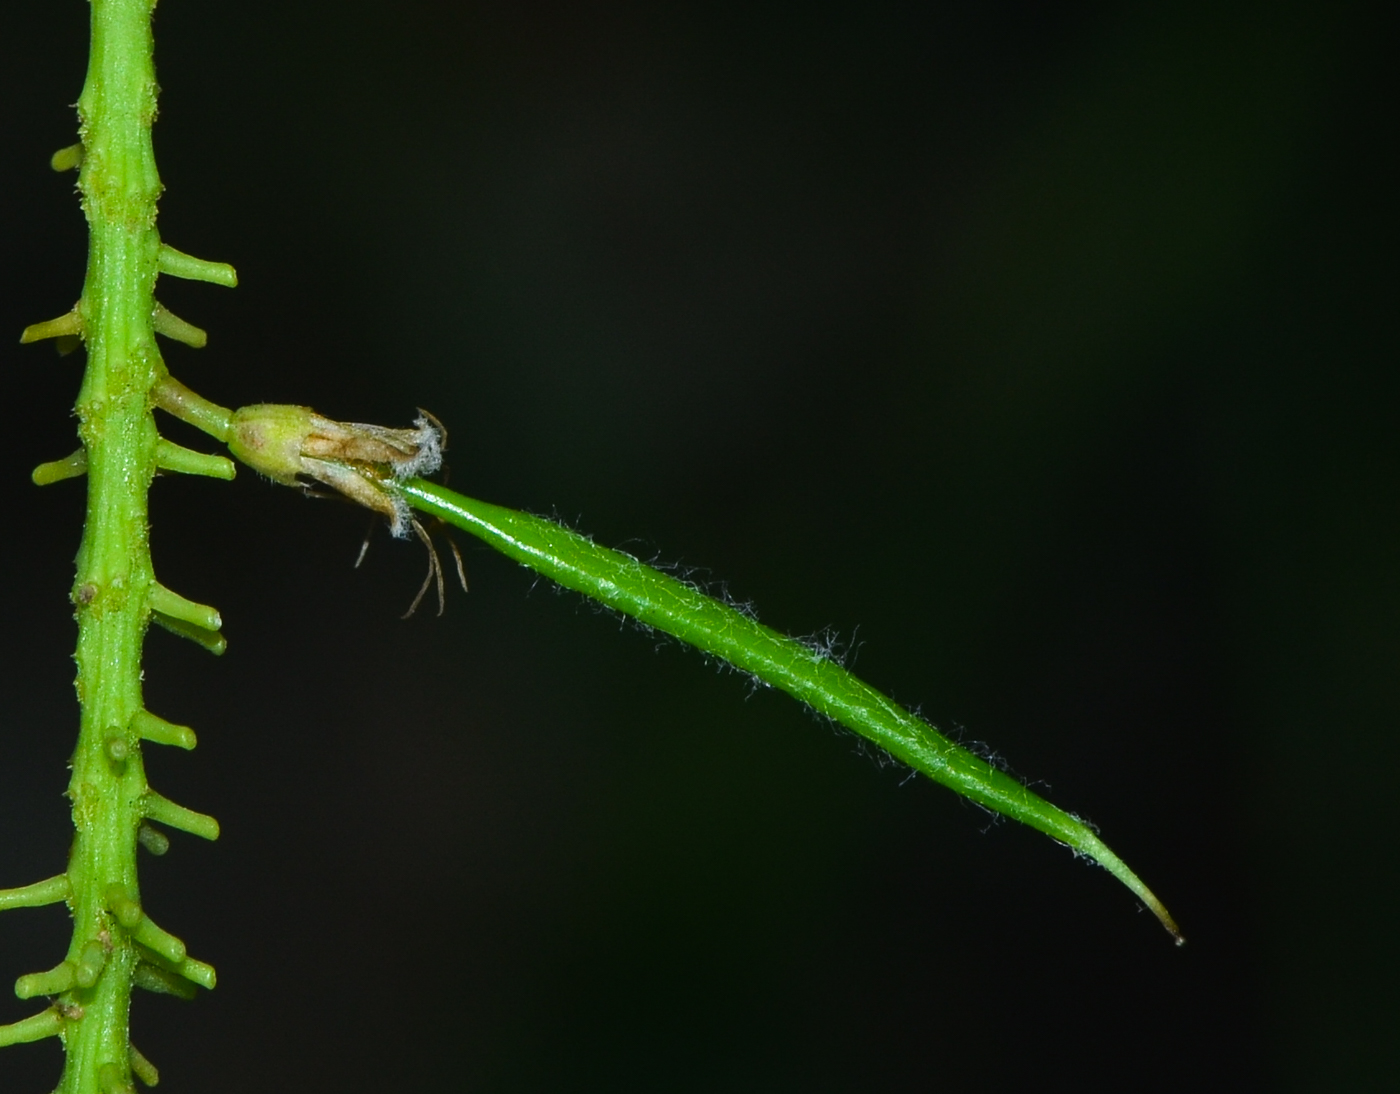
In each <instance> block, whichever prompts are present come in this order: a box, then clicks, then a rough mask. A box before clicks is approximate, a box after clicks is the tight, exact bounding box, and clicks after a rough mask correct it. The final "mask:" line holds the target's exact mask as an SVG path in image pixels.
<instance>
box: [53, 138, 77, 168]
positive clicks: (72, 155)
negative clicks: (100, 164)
mask: <svg viewBox="0 0 1400 1094" xmlns="http://www.w3.org/2000/svg"><path fill="white" fill-rule="evenodd" d="M82 165H83V142H82V141H79V142H78V143H77V144H70V145H69V146H68V147H67V148H60V149H59V150H58V151H57V152H55V153H54V154H53V155H52V156H50V157H49V166H50V167H52V168H53V169H54V170H55V171H72V170H75V169H76V168H79V167H82Z"/></svg>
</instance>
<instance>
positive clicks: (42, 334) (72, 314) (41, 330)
mask: <svg viewBox="0 0 1400 1094" xmlns="http://www.w3.org/2000/svg"><path fill="white" fill-rule="evenodd" d="M82 334H83V317H82V316H81V315H79V314H78V305H76V304H74V305H73V310H72V311H68V312H65V313H64V314H62V315H60V316H59V317H58V318H57V319H47V320H45V321H44V322H42V323H31V324H30V325H29V326H27V327H25V328H24V333H22V334H21V335H20V336H19V341H20V345H27V344H28V343H30V342H42V341H43V340H44V339H45V338H65V337H70V338H81V337H82Z"/></svg>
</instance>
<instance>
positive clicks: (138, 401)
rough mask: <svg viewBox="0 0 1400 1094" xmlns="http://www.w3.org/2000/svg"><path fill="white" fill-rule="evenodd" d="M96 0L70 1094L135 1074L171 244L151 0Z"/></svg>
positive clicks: (89, 119) (78, 600)
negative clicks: (117, 898) (149, 514)
mask: <svg viewBox="0 0 1400 1094" xmlns="http://www.w3.org/2000/svg"><path fill="white" fill-rule="evenodd" d="M91 2H92V47H91V48H92V51H91V55H90V60H89V67H88V73H87V80H86V83H85V84H84V87H83V93H82V97H81V98H80V100H79V102H78V113H79V118H80V121H81V125H82V138H83V153H84V154H83V166H82V173H81V176H80V178H79V188H80V190H81V191H82V195H83V210H84V212H85V214H86V216H87V219H88V225H89V231H90V243H89V253H88V266H87V278H86V280H85V282H84V285H83V295H82V300H81V302H80V304H79V307H78V311H79V315H80V316H81V319H82V328H83V334H84V341H85V342H86V345H87V371H86V374H85V375H84V377H83V383H82V389H81V391H80V393H79V395H78V402H77V414H78V419H79V423H80V424H79V434H80V436H81V437H82V441H83V445H84V447H85V448H86V450H87V474H88V498H87V523H86V526H85V528H84V531H83V541H82V548H81V549H80V551H79V553H78V567H77V579H76V581H75V583H74V586H73V603H74V605H75V606H76V608H77V618H78V650H77V662H78V681H77V688H78V698H79V701H80V702H81V704H82V725H81V730H80V733H79V738H78V748H77V751H76V752H75V753H74V756H73V778H72V782H71V783H70V785H69V791H68V793H69V796H70V797H71V798H72V800H73V823H74V826H75V828H76V829H77V835H76V838H75V840H74V843H73V850H72V855H71V858H70V860H69V864H68V877H69V880H70V882H71V884H72V887H73V896H72V910H73V941H72V945H71V947H70V949H69V953H68V960H69V961H70V962H72V963H74V965H75V966H76V965H77V964H78V963H79V961H80V958H81V956H82V953H83V950H84V947H86V946H88V945H89V943H91V942H92V941H94V940H96V941H98V942H99V943H101V944H102V945H103V946H104V947H107V946H110V953H109V954H108V957H107V961H106V967H105V969H104V971H103V973H102V975H101V976H100V977H99V978H98V979H97V982H96V983H95V984H94V985H92V986H91V987H90V988H87V989H82V988H75V989H74V990H73V991H72V992H70V993H68V996H69V997H68V998H67V999H66V1002H67V1012H66V1018H67V1020H66V1021H65V1029H64V1040H65V1042H66V1047H67V1054H68V1058H67V1063H66V1066H65V1069H64V1073H63V1080H62V1082H61V1084H60V1086H59V1088H58V1089H59V1091H60V1092H62V1094H101V1092H102V1091H103V1088H104V1086H109V1085H112V1084H113V1081H114V1080H115V1081H116V1082H117V1083H123V1082H124V1083H129V1082H130V1069H129V1062H128V1061H129V1053H130V1049H129V1045H130V1040H129V1036H128V1011H129V1007H130V1000H131V980H132V973H133V971H134V969H135V966H136V963H137V960H138V956H137V951H136V943H135V940H134V937H133V935H134V934H135V929H134V925H130V926H128V925H126V924H120V923H119V922H118V921H117V920H116V919H115V918H114V917H113V916H112V915H110V914H109V908H110V906H111V905H112V903H113V901H112V898H111V896H110V894H111V893H112V892H118V893H122V894H125V896H126V898H127V899H128V900H130V901H132V902H135V903H136V904H137V908H138V912H137V913H136V914H137V915H139V914H140V913H139V900H140V895H139V889H138V886H137V877H136V845H137V840H136V833H137V829H138V827H139V826H140V822H141V819H142V802H143V800H144V794H145V790H146V780H145V773H144V771H143V768H142V764H141V755H140V747H139V742H138V740H137V738H136V736H135V734H133V733H132V731H131V728H130V727H131V723H132V718H133V717H134V716H135V715H136V714H137V713H138V712H139V711H140V710H141V708H142V703H141V645H142V640H143V637H144V634H145V630H146V624H147V620H148V616H149V611H148V607H147V605H148V599H149V596H150V593H151V591H152V589H153V588H154V585H155V577H154V574H153V572H152V568H151V555H150V549H149V545H148V543H147V531H146V524H147V521H146V494H147V490H148V488H149V486H150V483H151V479H152V476H153V474H154V470H155V462H156V443H157V437H156V429H155V424H154V422H153V421H152V419H151V413H150V406H149V401H148V397H149V392H150V389H151V386H152V384H154V382H155V380H156V377H157V374H158V373H160V372H162V371H163V366H162V365H161V363H160V355H159V352H158V351H157V349H156V346H155V334H154V331H153V330H152V314H153V312H154V308H155V303H154V298H153V290H154V286H155V279H156V273H157V255H158V251H159V248H160V239H159V237H158V235H157V234H156V229H155V221H156V199H157V197H158V196H159V194H160V178H159V176H158V175H157V173H156V166H155V154H154V151H153V149H152V146H151V123H152V121H153V120H154V118H155V109H156V83H155V71H154V68H153V64H152V39H151V11H152V9H153V7H154V0H91ZM113 742H118V743H116V744H113ZM110 910H111V911H116V910H117V909H115V908H110ZM127 918H134V916H128V917H127ZM124 926H125V927H126V928H127V929H122V928H123V927H124ZM104 1070H105V1072H106V1074H105V1075H104V1074H103V1073H104ZM104 1080H105V1081H104ZM109 1094H110V1092H109Z"/></svg>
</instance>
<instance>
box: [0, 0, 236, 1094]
mask: <svg viewBox="0 0 1400 1094" xmlns="http://www.w3.org/2000/svg"><path fill="white" fill-rule="evenodd" d="M154 6H155V0H92V45H91V54H90V57H89V65H88V73H87V79H86V82H85V83H84V85H83V92H82V95H81V97H80V98H79V100H78V115H79V119H80V124H81V129H80V132H81V135H82V144H81V146H80V147H79V148H78V149H77V150H76V151H75V150H74V149H68V150H65V152H63V153H61V154H60V155H59V156H57V157H55V160H54V163H55V166H58V167H64V168H66V167H71V166H75V165H77V164H79V163H81V168H82V169H81V173H80V175H79V180H78V186H79V189H80V191H81V192H82V196H83V211H84V213H85V214H86V216H87V220H88V228H89V249H88V267H87V277H86V279H85V281H84V283H83V293H82V297H81V299H80V300H79V301H78V304H77V306H76V307H75V308H74V309H73V310H72V311H71V312H69V313H68V314H67V315H65V316H63V317H61V318H59V319H57V320H52V321H50V322H47V323H40V324H36V325H34V326H31V327H30V328H28V329H27V330H26V331H25V333H24V336H23V340H24V341H34V340H36V339H40V338H50V337H57V338H70V339H71V338H73V337H75V336H80V337H81V338H82V340H83V342H84V343H86V346H87V369H86V371H85V373H84V375H83V382H82V387H81V389H80V391H79V393H78V400H77V406H76V413H77V417H78V423H79V425H78V434H79V436H80V437H81V439H82V442H83V448H82V449H80V450H79V452H77V453H74V454H73V455H72V456H70V457H68V458H67V459H66V460H61V461H56V462H54V463H50V464H44V465H41V466H40V467H39V468H38V469H37V470H36V472H35V476H34V478H35V482H37V483H40V484H41V485H42V484H45V483H49V482H56V481H58V480H60V479H63V478H69V477H73V476H77V475H82V474H86V475H87V478H88V495H87V520H86V524H85V525H84V529H83V541H82V546H81V547H80V549H79V551H78V565H77V577H76V580H75V581H74V584H73V594H72V599H73V603H74V605H75V606H76V608H77V619H78V649H77V655H76V660H77V662H78V680H77V690H78V699H79V702H80V704H81V706H82V718H81V724H80V729H79V735H78V745H77V749H76V750H75V752H74V753H73V760H72V769H73V774H72V780H71V782H70V783H69V787H68V796H69V797H70V798H71V799H72V802H73V825H74V828H75V829H76V834H75V837H74V840H73V846H72V850H71V852H70V857H69V861H68V870H67V872H66V873H65V874H64V875H61V876H60V877H57V878H51V879H49V880H48V881H45V882H40V883H36V884H34V885H31V886H27V887H23V888H20V889H12V890H5V891H3V892H0V910H4V909H6V908H14V907H25V906H33V905H38V904H44V903H53V902H56V901H60V900H66V901H67V902H68V905H69V907H70V909H71V911H72V916H73V937H72V941H71V943H70V944H69V948H68V954H67V957H66V959H65V960H64V961H61V962H60V963H59V964H58V965H56V966H54V967H53V968H52V969H49V970H47V971H44V972H38V973H30V974H29V975H27V976H22V977H20V978H19V980H18V981H17V983H16V985H15V992H16V994H17V995H19V997H20V998H22V999H25V998H33V997H36V996H41V995H44V996H50V997H57V998H56V1001H55V1002H54V1005H53V1006H51V1007H50V1008H49V1009H48V1010H46V1011H43V1012H41V1013H40V1014H38V1015H35V1016H33V1017H32V1018H29V1019H26V1020H24V1021H22V1022H18V1023H15V1024H14V1025H12V1026H6V1027H0V1044H7V1043H16V1042H22V1041H27V1040H35V1039H39V1038H42V1037H46V1036H61V1037H62V1038H63V1041H64V1046H65V1049H66V1052H67V1061H66V1064H65V1067H64V1072H63V1078H62V1080H61V1082H60V1084H59V1087H58V1092H57V1094H118V1092H120V1091H125V1090H128V1089H130V1085H131V1077H132V1071H133V1066H134V1065H133V1063H132V1061H133V1060H134V1059H137V1055H134V1054H133V1053H134V1050H133V1049H132V1048H131V1041H130V1036H129V1030H128V1018H129V1010H130V1003H131V990H132V986H133V983H134V982H136V981H139V980H141V978H142V975H143V972H144V971H145V970H148V969H151V968H154V967H155V966H156V965H159V966H160V972H161V974H162V975H168V976H171V977H174V978H177V979H178V978H183V980H184V981H188V982H197V983H201V984H204V985H205V986H206V987H212V986H213V982H214V970H213V969H212V968H210V967H209V966H208V965H205V964H203V963H202V962H198V961H194V960H193V959H191V958H189V957H187V955H186V953H185V944H184V943H183V942H181V941H180V940H179V939H178V938H176V937H175V936H174V935H171V934H169V933H168V932H167V931H165V930H163V929H161V928H160V927H158V926H157V925H156V924H155V922H154V921H152V920H151V919H150V917H149V916H147V914H146V912H145V910H144V909H143V908H142V906H141V896H140V887H139V885H138V881H137V868H136V848H137V844H138V842H139V836H138V834H139V833H140V832H141V830H142V826H143V823H144V821H145V820H146V819H147V817H158V818H160V819H163V820H165V821H166V822H167V823H172V824H174V825H176V826H178V827H183V828H185V829H186V830H187V831H192V832H195V833H196V834H198V835H201V836H205V837H206V838H209V839H213V838H215V837H216V836H217V835H218V824H217V822H215V821H214V819H213V818H212V817H206V816H203V815H202V814H199V813H194V812H192V811H190V810H188V809H184V808H183V807H181V806H177V805H175V804H174V803H172V802H168V801H166V799H164V798H162V797H160V795H158V794H155V793H154V792H152V791H151V790H150V788H149V786H148V785H147V783H146V775H145V770H144V767H143V765H142V759H141V748H140V742H141V740H142V739H143V738H144V739H147V740H154V741H159V742H162V743H171V744H178V745H181V746H183V747H187V748H188V747H193V744H194V735H193V734H192V733H191V732H190V731H188V730H185V729H183V728H182V727H178V726H171V725H170V724H169V723H166V722H163V721H161V720H160V719H158V718H155V717H154V716H153V715H150V714H148V713H146V712H145V711H144V709H143V707H142V697H141V651H142V644H143V642H144V639H145V634H146V628H147V625H148V624H149V623H150V622H151V621H152V620H153V619H155V620H156V621H163V622H165V623H166V624H167V625H172V626H174V627H176V628H177V629H178V628H179V627H188V628H190V629H192V630H197V631H199V632H200V634H201V635H202V636H203V638H204V640H205V644H206V645H209V644H211V643H212V642H213V641H214V640H215V639H216V638H217V636H216V635H214V634H213V632H214V631H215V630H217V628H218V627H219V615H218V612H216V611H214V609H212V608H208V607H205V606H204V605H200V604H195V603H193V602H191V601H188V600H186V599H184V598H183V597H180V596H178V595H177V594H175V593H173V592H171V591H170V590H168V589H165V588H164V587H162V586H161V585H159V584H158V583H157V582H156V580H155V574H154V572H153V570H152V567H151V553H150V547H149V543H148V542H147V515H146V496H147V492H148V490H149V488H150V484H151V480H152V478H153V476H154V475H155V471H156V467H157V466H158V465H159V466H161V467H165V468H167V469H171V470H176V471H182V472H186V473H192V474H203V475H214V476H216V477H220V478H230V477H232V473H233V465H232V464H231V463H230V462H229V461H228V460H226V459H223V458H222V457H206V456H202V455H201V454H199V453H195V452H190V451H188V450H186V449H183V448H180V447H178V446H176V445H171V444H169V443H167V442H164V441H162V440H161V439H160V438H159V437H158V436H157V434H156V427H155V422H154V421H153V420H152V417H151V402H152V397H151V389H152V387H153V386H154V385H155V383H156V381H157V380H158V379H160V378H162V377H164V376H165V366H164V363H163V362H162V361H161V357H160V353H159V351H158V350H157V348H156V343H155V335H156V333H157V331H160V332H162V333H166V334H169V335H171V336H173V337H177V338H182V339H183V340H185V341H187V342H191V343H202V339H203V333H202V332H198V331H196V330H195V328H192V327H190V326H189V324H186V323H184V322H183V320H179V319H177V318H175V317H174V316H171V315H170V314H169V313H168V312H166V311H165V310H164V309H163V308H161V307H160V305H159V304H157V303H156V301H155V297H154V295H153V293H154V289H155V283H156V277H157V274H158V272H159V271H160V270H162V269H163V270H165V271H167V272H169V273H171V274H175V275H177V276H184V277H198V278H202V279H204V280H211V281H215V282H216V283H219V284H233V283H234V281H235V280H236V278H235V275H234V273H233V271H232V269H231V268H230V267H226V266H222V265H220V264H218V263H207V262H202V261H201V260H199V259H194V258H191V257H190V256H188V255H184V254H182V253H180V252H179V251H175V250H173V249H171V248H168V247H167V248H162V245H161V242H160V237H159V235H158V234H157V233H156V227H155V225H156V199H157V198H158V197H159V196H160V189H161V186H160V178H159V176H158V175H157V173H156V166H155V155H154V152H153V150H152V147H151V123H152V121H153V120H154V119H155V111H156V83H155V71H154V67H153V62H152V53H153V43H152V38H151V12H152V9H153V8H154ZM218 641H222V640H221V639H219V640H218ZM163 838H164V837H160V839H163ZM152 841H153V837H151V836H147V838H146V843H147V844H152ZM147 979H150V977H149V976H148V977H147ZM140 1064H141V1066H139V1067H137V1068H136V1070H138V1071H142V1072H143V1073H144V1075H146V1076H148V1077H149V1076H152V1075H154V1074H155V1072H154V1069H152V1068H151V1067H150V1066H149V1064H148V1063H147V1062H146V1061H145V1060H144V1058H140Z"/></svg>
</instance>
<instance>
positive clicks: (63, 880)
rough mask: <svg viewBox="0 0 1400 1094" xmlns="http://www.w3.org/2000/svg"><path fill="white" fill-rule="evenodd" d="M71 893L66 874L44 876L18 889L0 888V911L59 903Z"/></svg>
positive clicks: (71, 889)
mask: <svg viewBox="0 0 1400 1094" xmlns="http://www.w3.org/2000/svg"><path fill="white" fill-rule="evenodd" d="M72 895H73V886H72V885H71V884H69V882H68V875H67V874H59V875H58V876H57V877H51V878H45V879H44V880H43V881H36V882H34V884H32V885H22V886H20V887H19V888H18V889H0V912H3V911H7V910H9V909H10V908H42V907H44V905H46V904H61V903H62V902H63V901H65V900H68V899H70V898H71V897H72Z"/></svg>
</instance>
